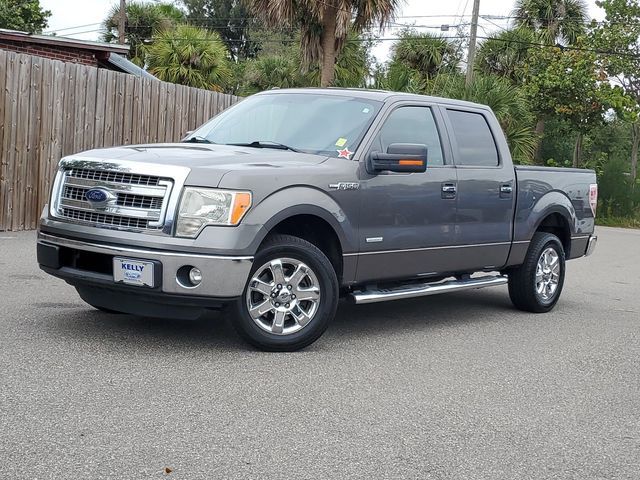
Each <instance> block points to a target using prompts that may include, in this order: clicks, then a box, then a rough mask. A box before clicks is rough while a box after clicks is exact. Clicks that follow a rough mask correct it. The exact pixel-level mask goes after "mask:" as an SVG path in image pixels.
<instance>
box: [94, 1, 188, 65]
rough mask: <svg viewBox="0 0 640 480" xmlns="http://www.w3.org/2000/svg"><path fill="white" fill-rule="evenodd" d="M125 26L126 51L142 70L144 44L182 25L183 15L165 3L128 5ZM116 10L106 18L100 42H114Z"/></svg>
mask: <svg viewBox="0 0 640 480" xmlns="http://www.w3.org/2000/svg"><path fill="white" fill-rule="evenodd" d="M126 15H127V22H126V26H125V38H126V39H127V43H128V44H129V47H130V55H131V61H133V62H134V63H135V64H137V65H138V66H140V67H144V65H145V59H144V44H145V42H148V41H149V40H151V38H152V37H153V35H154V33H156V32H158V31H160V30H165V29H167V28H172V27H174V26H175V25H177V24H178V23H181V22H182V21H184V19H185V17H184V13H183V12H182V11H181V10H180V9H178V8H177V7H175V6H173V5H172V4H169V3H159V4H158V3H144V2H141V1H131V2H128V3H127V8H126ZM119 19H120V6H119V5H115V6H114V7H113V8H112V9H111V11H110V12H109V15H108V16H107V18H106V19H105V20H104V21H103V22H102V29H103V33H102V39H103V40H104V41H105V42H114V41H117V40H118V33H119V32H118V25H119Z"/></svg>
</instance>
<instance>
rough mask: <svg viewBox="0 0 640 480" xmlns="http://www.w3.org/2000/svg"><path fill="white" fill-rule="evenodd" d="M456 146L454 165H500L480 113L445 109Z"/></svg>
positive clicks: (489, 133) (493, 141) (493, 140)
mask: <svg viewBox="0 0 640 480" xmlns="http://www.w3.org/2000/svg"><path fill="white" fill-rule="evenodd" d="M446 112H447V116H448V118H449V122H450V124H451V127H452V129H453V132H452V133H453V137H454V139H455V143H456V145H457V152H456V155H455V163H456V165H462V166H472V167H497V166H499V165H500V158H499V156H498V147H497V146H496V142H495V139H494V137H493V134H492V133H491V129H490V128H489V124H488V123H487V119H486V118H485V117H484V115H482V114H481V113H477V112H469V111H462V110H451V109H447V110H446Z"/></svg>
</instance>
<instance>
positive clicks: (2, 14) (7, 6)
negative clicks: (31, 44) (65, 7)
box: [0, 0, 51, 33]
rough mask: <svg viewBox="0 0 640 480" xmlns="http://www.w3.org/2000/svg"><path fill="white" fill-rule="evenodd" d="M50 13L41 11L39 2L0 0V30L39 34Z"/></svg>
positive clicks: (30, 0)
mask: <svg viewBox="0 0 640 480" xmlns="http://www.w3.org/2000/svg"><path fill="white" fill-rule="evenodd" d="M50 16H51V12H50V11H49V10H43V9H42V7H41V6H40V0H0V28H6V29H8V30H20V31H21V32H27V33H41V32H42V30H43V29H44V28H46V27H47V25H48V20H49V17H50Z"/></svg>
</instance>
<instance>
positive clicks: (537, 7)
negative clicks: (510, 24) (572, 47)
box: [513, 0, 588, 44]
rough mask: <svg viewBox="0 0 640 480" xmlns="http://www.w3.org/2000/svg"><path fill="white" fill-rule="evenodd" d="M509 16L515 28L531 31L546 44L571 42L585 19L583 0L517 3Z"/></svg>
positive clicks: (580, 30)
mask: <svg viewBox="0 0 640 480" xmlns="http://www.w3.org/2000/svg"><path fill="white" fill-rule="evenodd" d="M513 16H514V17H515V18H516V21H515V23H516V26H520V27H525V28H529V29H531V30H533V31H534V32H536V33H538V34H539V35H540V37H541V38H542V40H543V41H544V43H550V44H556V43H564V44H572V43H574V42H575V41H576V40H577V39H578V37H579V36H580V35H582V34H583V33H584V32H585V27H586V23H587V18H588V17H587V5H586V4H585V3H584V1H583V0H517V1H516V6H515V9H514V11H513Z"/></svg>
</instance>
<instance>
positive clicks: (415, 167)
mask: <svg viewBox="0 0 640 480" xmlns="http://www.w3.org/2000/svg"><path fill="white" fill-rule="evenodd" d="M426 169H427V146H426V145H422V144H417V143H392V144H391V145H389V147H388V148H387V153H382V152H373V153H371V155H370V156H369V159H368V161H367V170H368V171H369V173H378V172H385V171H387V172H399V173H421V172H424V171H426Z"/></svg>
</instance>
